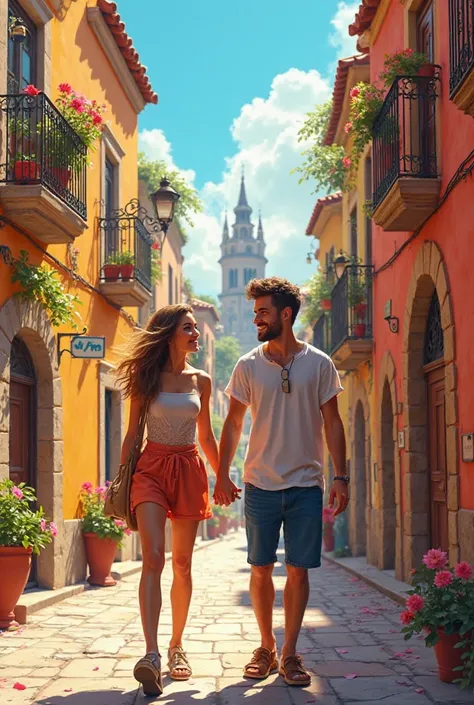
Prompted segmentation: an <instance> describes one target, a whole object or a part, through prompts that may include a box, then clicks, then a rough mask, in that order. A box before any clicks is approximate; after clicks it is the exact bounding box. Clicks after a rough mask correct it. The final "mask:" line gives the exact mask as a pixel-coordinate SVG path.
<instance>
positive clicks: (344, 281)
mask: <svg viewBox="0 0 474 705" xmlns="http://www.w3.org/2000/svg"><path fill="white" fill-rule="evenodd" d="M373 275H374V268H373V266H372V265H349V266H348V267H346V269H345V271H344V274H343V275H342V277H341V278H340V279H339V281H338V282H337V284H336V286H335V287H334V289H333V291H332V297H331V357H332V359H333V360H334V364H335V365H336V367H337V368H338V369H340V370H354V369H356V368H357V367H358V366H359V365H360V364H362V363H363V362H367V360H369V359H370V357H371V355H372V346H373V339H372V338H373V330H372V323H373V315H372V314H373V309H372V283H373Z"/></svg>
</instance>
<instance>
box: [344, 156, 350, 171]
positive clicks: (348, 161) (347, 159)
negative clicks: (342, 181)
mask: <svg viewBox="0 0 474 705" xmlns="http://www.w3.org/2000/svg"><path fill="white" fill-rule="evenodd" d="M351 164H352V159H351V158H350V157H344V159H343V160H342V165H343V167H344V168H345V169H348V168H349V167H350V165H351Z"/></svg>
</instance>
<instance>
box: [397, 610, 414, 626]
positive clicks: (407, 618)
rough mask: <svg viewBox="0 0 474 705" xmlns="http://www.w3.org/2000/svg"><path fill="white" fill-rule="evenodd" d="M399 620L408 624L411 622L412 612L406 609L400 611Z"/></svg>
mask: <svg viewBox="0 0 474 705" xmlns="http://www.w3.org/2000/svg"><path fill="white" fill-rule="evenodd" d="M400 622H401V623H402V624H410V622H413V613H412V612H409V611H408V610H405V612H402V613H401V615H400Z"/></svg>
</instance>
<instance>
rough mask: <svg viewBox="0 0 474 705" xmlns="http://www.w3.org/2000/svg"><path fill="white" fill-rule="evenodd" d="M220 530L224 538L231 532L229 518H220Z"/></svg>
mask: <svg viewBox="0 0 474 705" xmlns="http://www.w3.org/2000/svg"><path fill="white" fill-rule="evenodd" d="M219 530H220V533H221V534H223V535H224V536H225V534H226V533H227V532H228V531H229V517H219Z"/></svg>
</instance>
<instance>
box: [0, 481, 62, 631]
mask: <svg viewBox="0 0 474 705" xmlns="http://www.w3.org/2000/svg"><path fill="white" fill-rule="evenodd" d="M35 502H36V496H35V491H34V490H33V488H31V487H27V486H26V485H25V483H24V482H22V483H21V484H19V485H15V484H14V483H13V482H12V481H11V480H9V479H5V480H2V481H1V482H0V575H1V576H2V577H1V580H0V629H7V630H14V629H17V628H18V626H19V625H18V622H16V621H15V615H14V609H15V606H16V603H17V602H18V599H19V597H20V595H21V594H22V592H23V590H24V589H25V585H26V583H27V581H28V576H29V574H30V568H31V555H32V553H35V554H38V553H39V552H40V551H41V549H43V548H45V546H47V545H48V544H49V543H50V542H51V541H52V539H53V536H56V534H57V528H56V526H55V524H54V522H48V521H46V519H45V517H44V512H43V509H42V507H40V508H39V509H35V508H34V505H35Z"/></svg>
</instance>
